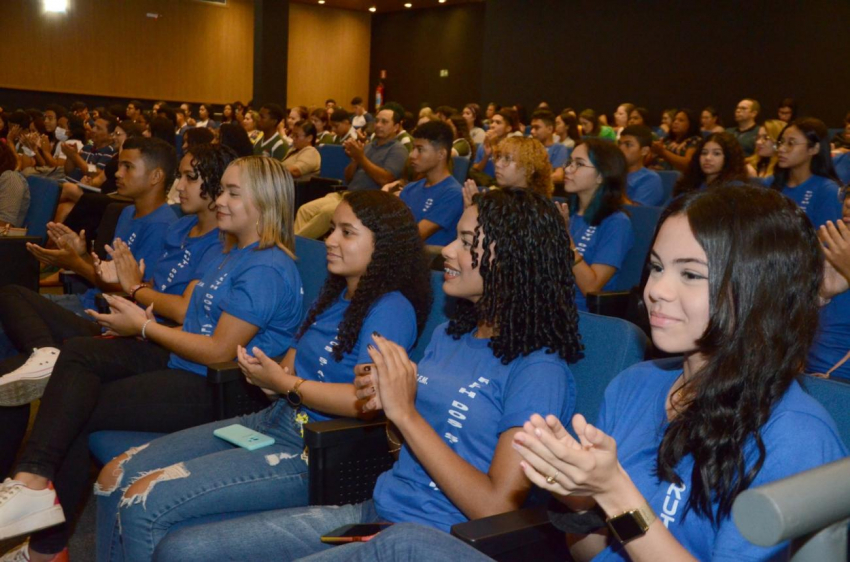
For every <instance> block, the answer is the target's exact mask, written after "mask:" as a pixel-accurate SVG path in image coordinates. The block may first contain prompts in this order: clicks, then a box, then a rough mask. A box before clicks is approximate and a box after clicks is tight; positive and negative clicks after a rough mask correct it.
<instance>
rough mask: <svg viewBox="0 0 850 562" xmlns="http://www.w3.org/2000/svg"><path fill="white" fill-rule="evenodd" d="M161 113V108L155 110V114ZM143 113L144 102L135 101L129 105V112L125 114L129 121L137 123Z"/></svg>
mask: <svg viewBox="0 0 850 562" xmlns="http://www.w3.org/2000/svg"><path fill="white" fill-rule="evenodd" d="M157 111H159V107H155V108H154V113H156V112H157ZM141 113H142V102H140V101H136V100H133V101H131V102H130V103H128V104H127V111H126V112H125V114H126V116H127V119H132V120H133V121H135V120H136V119H138V118H139V115H140V114H141Z"/></svg>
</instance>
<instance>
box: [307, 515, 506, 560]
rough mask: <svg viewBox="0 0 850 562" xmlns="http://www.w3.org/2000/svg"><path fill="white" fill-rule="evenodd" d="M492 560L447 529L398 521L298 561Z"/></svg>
mask: <svg viewBox="0 0 850 562" xmlns="http://www.w3.org/2000/svg"><path fill="white" fill-rule="evenodd" d="M332 560H333V561H345V562H429V561H432V560H433V561H434V562H444V561H445V560H453V561H460V560H462V561H463V562H492V560H493V559H492V558H490V557H489V556H486V555H484V554H482V553H480V552H478V551H477V550H475V549H474V548H472V547H471V546H469V545H467V544H466V543H463V542H461V541H460V540H458V539H456V538H454V537H453V536H451V535H450V534H448V533H445V532H443V531H440V530H439V529H434V528H432V527H426V526H424V525H418V524H416V523H398V524H396V525H393V526H392V527H390V528H389V529H387V530H385V531H381V533H380V534H379V535H378V536H377V537H375V538H374V539H372V540H371V541H369V542H360V543H351V544H347V545H344V546H338V547H336V548H333V549H329V550H325V551H324V552H320V553H318V554H314V555H313V556H308V557H307V558H302V559H301V562H330V561H332Z"/></svg>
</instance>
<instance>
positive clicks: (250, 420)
mask: <svg viewBox="0 0 850 562" xmlns="http://www.w3.org/2000/svg"><path fill="white" fill-rule="evenodd" d="M295 415H296V411H295V410H294V409H293V408H292V407H290V406H289V404H288V403H287V402H286V400H277V401H276V402H275V403H274V404H272V405H271V406H269V407H268V408H266V409H265V410H262V411H260V412H257V413H255V414H250V415H247V416H242V417H239V418H233V419H230V420H224V421H219V422H214V423H209V424H206V425H201V426H198V427H194V428H191V429H187V430H184V431H178V432H176V433H172V434H170V435H166V436H165V437H162V438H160V439H156V440H154V441H152V442H151V443H150V444H148V445H144V446H142V447H139V448H137V449H135V450H131V451H130V453H131V456H130V458H129V459H128V460H127V461H126V462H124V463H123V465H122V466H121V471H118V472H116V474H120V481H119V482H118V483H117V484H116V485H115V486H114V487H113V488H111V489H108V490H103V489H100V487H99V486H96V487H95V494H96V496H97V502H98V503H97V560H99V561H100V562H105V561H107V560H109V561H120V560H127V561H130V560H150V559H151V557H152V556H153V552H154V549H155V548H156V546H157V544H158V543H159V542H160V541H161V540H162V539H163V538H164V537H165V536H166V534H168V533H169V532H170V531H172V530H174V529H177V528H180V527H183V526H187V525H194V524H197V523H200V522H205V521H216V520H223V519H229V518H232V517H239V516H243V515H247V514H250V513H254V512H258V511H267V510H273V509H283V508H289V507H297V506H304V505H307V464H306V463H305V462H304V460H302V458H301V453H302V451H303V448H304V442H303V439H302V437H301V430H300V424H299V423H298V422H297V421H296V419H295ZM234 423H240V424H242V425H244V426H245V427H248V428H251V429H253V430H255V431H258V432H260V433H263V434H264V435H268V436H270V437H273V438H274V439H275V443H274V445H271V446H268V447H264V448H262V449H257V450H256V451H248V450H246V449H243V448H241V447H236V446H234V445H231V444H230V443H228V442H226V441H224V440H222V439H219V438H218V437H215V436H214V435H213V430H215V429H217V428H219V427H225V426H228V425H231V424H234ZM160 469H164V470H163V471H162V476H161V478H158V479H157V480H156V481H155V482H154V483H153V485H151V486H148V488H147V489H146V491H145V492H144V493H142V494H139V495H135V496H133V497H132V498H124V492H125V490H126V489H127V488H128V487H129V486H130V485H131V484H132V483H133V482H134V480H137V479H138V478H140V477H142V476H144V475H146V474H148V473H150V472H153V471H158V470H160Z"/></svg>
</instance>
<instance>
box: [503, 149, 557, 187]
mask: <svg viewBox="0 0 850 562" xmlns="http://www.w3.org/2000/svg"><path fill="white" fill-rule="evenodd" d="M504 154H510V155H511V156H513V158H514V160H515V161H516V164H517V167H518V168H522V169H523V170H525V183H526V185H527V186H528V189H530V190H532V191H535V192H537V193H539V194H540V195H543V196H544V197H552V192H553V191H554V189H555V187H554V186H553V185H552V164H551V163H550V162H549V153H548V152H546V147H544V146H543V145H542V144H541V143H540V141H538V140H537V139H530V138H527V137H508V138H506V139H505V140H503V141H502V142H500V143H499V145H498V146H497V147H496V150H495V154H494V160H495V158H498V157H499V156H501V155H504ZM501 187H515V186H511V185H507V186H501Z"/></svg>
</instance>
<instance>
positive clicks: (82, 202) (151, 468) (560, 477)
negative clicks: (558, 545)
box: [0, 97, 850, 562]
mask: <svg viewBox="0 0 850 562" xmlns="http://www.w3.org/2000/svg"><path fill="white" fill-rule="evenodd" d="M348 106H349V107H350V109H346V108H345V107H343V106H342V104H337V102H336V101H335V100H333V99H328V100H327V101H326V103H325V105H324V106H323V107H317V108H308V107H304V106H297V107H292V108H284V107H282V106H281V105H279V104H277V103H273V102H268V103H262V104H254V103H253V102H249V103H248V104H243V103H241V102H234V103H227V104H224V105H223V106H216V105H213V104H209V103H201V104H190V103H183V104H180V105H176V104H168V103H166V102H157V103H155V104H153V105H152V106H151V107H150V109H148V107H147V104H146V103H143V102H141V101H138V100H133V101H130V102H129V103H127V104H126V105H114V106H109V107H96V108H90V107H88V106H87V105H86V104H85V103H83V102H76V103H74V104H72V105H71V107H70V109H66V108H64V107H62V106H60V105H55V104H54V105H49V106H47V107H44V108H41V109H14V110H13V109H11V108H9V107H0V236H8V235H12V234H15V233H16V232H17V233H20V231H21V229H23V230H25V229H26V228H27V227H32V226H33V225H31V224H29V223H28V220H29V219H28V216H29V214H30V211H31V209H34V208H36V207H43V206H44V205H47V204H50V205H52V204H53V203H52V202H45V201H43V200H40V199H39V192H37V191H35V189H34V188H33V187H31V186H34V185H36V184H35V183H33V182H53V183H54V184H55V185H56V189H57V193H58V195H57V197H58V202H57V203H56V205H55V213H54V215H53V217H52V221H50V222H48V223H47V225H46V227H47V237H46V240H45V241H44V242H43V243H38V244H37V243H31V242H28V243H27V244H26V249H27V250H28V251H29V253H30V254H32V256H33V259H35V260H37V261H38V262H39V263H40V268H41V282H40V284H41V287H42V290H41V291H38V292H37V291H35V290H33V288H27V287H22V286H18V285H6V286H3V287H0V340H2V341H0V343H2V345H0V349H5V350H6V354H5V356H0V426H2V427H3V431H2V437H0V472H2V475H0V476H2V477H3V478H6V480H5V482H3V484H2V485H0V540H3V539H11V538H14V537H22V539H21V540H23V538H24V537H25V538H26V542H23V543H21V544H19V545H18V546H16V547H14V548H12V549H11V550H9V551H8V552H6V553H5V554H3V553H0V562H25V561H35V562H41V561H60V562H61V561H65V560H68V544H69V540H70V538H71V536H72V533H73V532H74V529H75V524H76V522H77V518H78V517H79V514H80V506H81V505H82V504H84V503H85V502H86V500H87V499H88V498H89V496H90V495H91V494H90V493H89V491H88V487H89V486H90V485H91V480H92V479H91V477H90V469H91V466H92V465H91V458H90V456H89V437H90V436H91V435H92V434H94V433H96V432H101V431H104V430H117V431H136V432H154V433H160V434H166V435H165V436H163V437H160V438H157V439H154V440H152V441H150V442H149V443H146V444H142V445H140V446H136V447H132V448H130V449H129V450H127V451H126V452H124V453H122V454H120V455H119V456H117V457H115V458H114V459H113V460H112V461H111V462H108V463H107V464H106V465H105V466H103V467H102V469H101V470H100V474H99V476H98V477H97V480H96V482H95V483H94V491H93V495H94V497H95V498H96V503H97V537H96V541H97V548H96V554H93V555H92V558H95V557H96V559H97V560H99V561H110V560H116V561H117V560H139V561H144V560H158V561H168V560H175V561H176V560H181V561H182V560H194V559H198V560H202V559H203V560H224V559H227V560H262V559H282V560H296V559H309V560H311V561H319V560H364V561H365V560H438V559H447V558H449V557H451V558H453V559H460V560H472V561H476V560H489V558H488V557H487V556H485V555H484V554H482V553H480V552H478V551H476V550H475V549H473V548H472V547H470V546H468V545H466V544H464V543H462V542H461V541H459V540H457V539H455V538H453V537H452V536H451V535H450V534H449V531H450V530H451V527H452V525H454V524H457V523H462V522H464V521H468V520H472V519H480V518H483V517H488V516H492V515H496V514H500V513H504V512H508V511H512V510H516V509H519V508H520V507H522V506H523V505H524V504H525V502H526V500H528V499H532V498H534V497H535V496H539V495H540V493H539V492H545V493H548V496H549V513H550V517H551V519H552V522H553V524H554V525H555V526H556V527H557V528H558V529H560V530H561V531H563V532H564V533H565V536H566V542H567V544H568V546H569V549H570V552H571V555H572V556H573V558H574V559H575V560H591V559H593V560H631V559H634V560H650V559H656V560H661V559H663V560H675V561H678V560H741V559H747V560H774V559H777V557H783V556H785V555H787V553H788V552H789V543H788V542H783V543H780V544H779V545H777V546H774V547H760V546H756V545H753V544H751V543H749V542H748V541H747V540H746V539H744V537H743V536H742V535H741V533H740V532H739V531H738V529H737V528H736V526H735V525H734V523H733V522H732V517H731V509H732V503H733V502H734V500H735V498H736V497H737V496H738V495H739V494H740V493H741V492H743V491H744V490H747V489H748V488H752V487H755V486H760V485H763V484H767V483H769V482H772V481H775V480H779V479H781V478H785V477H787V476H790V475H793V474H796V473H799V472H803V471H805V470H808V469H811V468H814V467H817V466H820V465H822V464H825V463H829V462H831V461H834V460H838V459H841V458H844V457H845V456H847V454H848V450H847V443H844V442H842V439H841V437H840V436H839V433H838V429H837V426H836V424H835V421H834V420H833V419H832V418H831V417H830V415H829V414H828V413H827V411H826V410H825V409H824V407H823V406H821V404H820V403H819V402H817V401H816V400H815V399H814V398H812V397H811V396H809V395H808V394H807V393H806V392H805V391H804V390H803V389H802V386H801V385H800V380H801V377H804V376H805V377H809V376H815V377H822V378H834V379H836V380H837V381H840V382H842V383H843V384H850V361H848V359H850V291H848V288H850V198H848V199H845V197H844V196H845V192H846V185H847V184H848V183H850V154H848V153H850V113H848V114H847V116H846V118H845V122H844V127H843V128H842V129H840V130H833V131H832V132H831V131H830V130H829V129H828V128H827V127H826V125H825V124H824V123H823V122H822V121H821V120H819V119H817V118H815V117H810V116H803V115H800V114H799V111H798V104H797V102H796V101H795V100H793V99H790V98H788V99H783V100H782V101H781V102H780V103H779V104H778V105H777V106H776V110H775V111H773V112H772V114H771V110H769V109H766V108H765V107H763V106H762V105H761V104H760V103H759V102H758V101H757V100H755V99H751V98H747V99H743V100H741V101H740V102H739V103H738V104H737V106H736V107H735V109H734V114H733V115H730V116H729V117H731V118H732V119H731V123H732V124H731V126H726V125H725V124H724V117H725V116H724V115H722V114H721V113H719V112H718V111H717V110H716V109H715V108H714V107H705V108H703V109H702V110H701V111H694V110H693V109H689V108H682V107H679V108H663V111H661V112H660V118H659V119H657V120H656V119H654V118H653V114H652V113H650V111H649V110H647V109H646V108H644V107H641V106H636V105H635V104H632V103H622V104H620V105H618V106H617V107H616V108H613V110H612V111H611V112H610V114H609V115H606V114H605V112H603V111H599V108H585V109H582V110H581V111H576V110H575V109H573V108H570V107H567V108H564V109H563V110H560V111H559V112H557V111H555V110H553V109H552V108H551V107H550V106H549V104H547V103H546V102H541V103H540V104H539V106H538V107H536V108H534V110H533V111H527V110H526V108H525V107H523V106H521V105H512V106H501V105H499V104H497V103H489V104H487V105H486V106H482V105H479V104H478V103H469V104H467V105H465V106H463V108H462V109H460V110H458V109H456V108H454V107H450V106H447V105H442V106H434V107H432V106H429V105H427V104H423V105H422V107H421V108H419V110H418V112H416V113H413V112H411V111H408V110H406V109H405V108H404V107H402V106H401V105H400V104H397V103H393V102H389V103H385V104H383V105H382V106H380V107H376V108H375V110H374V114H373V113H370V112H369V108H368V107H367V104H366V103H365V102H364V100H363V99H362V98H360V97H355V98H354V99H352V100H351V101H350V104H348ZM482 107H483V109H482ZM339 162H342V164H343V165H344V168H343V165H340V166H339V172H338V174H337V175H338V177H327V173H328V170H330V167H331V164H333V163H339ZM50 208H51V209H52V208H53V207H52V206H51V207H50ZM646 212H649V213H655V214H654V215H652V216H654V217H656V218H657V224H656V223H653V226H652V227H651V228H650V227H646V225H643V226H641V222H640V221H639V220H637V218H639V217H641V216H645V213H646ZM13 229H15V230H13ZM296 237H301V239H300V240H299V242H298V244H296ZM305 239H313V240H320V241H322V242H323V244H324V248H325V252H326V255H327V277H326V278H324V280H317V279H307V278H303V279H302V277H301V275H302V273H303V270H302V271H301V272H299V268H298V264H297V262H298V259H299V258H298V255H299V254H300V252H301V250H302V246H301V245H302V244H307V243H310V242H311V241H310V240H305ZM96 241H99V244H96V243H95V242H96ZM313 244H316V242H313ZM647 248H648V249H649V251H648V255H646V256H645V255H644V252H647ZM636 253H640V255H639V256H637V257H638V259H637V262H640V264H641V265H643V264H646V265H645V268H644V269H643V270H641V271H639V272H633V271H630V270H628V268H629V267H630V266H629V265H628V264H630V263H632V262H633V261H635V260H634V259H633V258H632V259H631V260H630V256H634V255H635V254H636ZM17 265H18V264H13V263H9V264H6V267H7V268H14V267H16V266H17ZM429 269H432V270H433V269H435V270H437V271H440V272H442V281H443V283H442V288H441V289H439V290H440V291H441V293H442V295H436V294H432V291H434V290H437V289H435V288H432V287H433V284H432V280H431V278H432V275H433V273H432V271H429ZM60 272H62V273H64V274H65V275H69V276H71V277H73V278H75V279H77V284H78V285H79V286H80V287H83V289H75V288H73V287H72V286H71V284H70V283H65V287H64V288H65V290H64V291H63V290H59V289H57V287H59V285H60V284H61V283H60V282H59V281H58V279H59V277H60ZM641 272H642V273H641ZM638 278H640V284H639V286H638V287H635V285H636V284H637V279H638ZM51 287H53V289H51ZM314 287H315V290H312V289H313V288H314ZM633 289H635V290H633ZM629 290H633V291H632V296H633V297H634V299H635V301H636V306H634V307H633V308H634V310H631V314H633V315H637V316H636V317H635V316H633V317H632V318H631V319H633V320H635V322H636V323H638V324H641V325H644V326H646V330H647V332H648V334H649V335H650V336H651V343H652V345H651V346H650V354H649V355H648V357H650V358H651V360H649V361H646V362H643V363H638V364H636V365H633V366H631V367H629V368H628V369H626V370H625V371H623V372H622V373H621V374H619V375H618V376H616V377H615V378H614V380H613V382H611V383H610V385H609V386H608V388H607V390H606V391H605V395H604V398H603V399H602V403H601V413H600V415H599V417H598V419H585V417H584V416H583V415H582V414H581V413H579V412H578V411H577V405H578V402H577V400H579V399H580V396H581V393H582V388H581V385H579V384H577V383H576V380H575V378H574V376H573V372H572V371H571V368H573V366H574V365H575V363H576V362H577V361H579V360H581V359H582V357H583V351H582V350H583V348H584V345H583V343H582V341H583V337H582V330H581V322H580V318H581V317H583V316H582V315H583V314H585V313H587V312H588V311H589V310H595V308H596V306H597V305H595V304H594V303H596V302H597V299H599V298H602V297H603V296H604V295H605V294H606V293H608V292H612V291H629ZM307 293H310V294H317V295H318V297H317V298H315V300H314V302H307V299H306V297H305V295H306V294H307ZM443 295H444V296H446V297H450V298H451V301H452V306H451V314H449V316H448V318H449V320H448V322H446V323H443V324H440V325H438V326H437V327H436V329H434V330H433V332H430V329H429V330H428V332H426V328H425V326H426V322H427V321H428V317H429V313H430V312H431V310H432V303H433V302H435V300H436V301H438V302H442V297H443ZM438 297H439V298H438ZM635 310H637V311H638V312H635ZM429 332H430V333H429ZM421 342H428V343H427V346H426V347H425V351H424V354H422V359H421V360H419V361H418V363H414V362H413V361H412V360H411V358H410V357H411V355H412V354H413V353H414V350H415V349H416V348H417V345H419V344H420V343H421ZM607 345H609V346H610V347H611V350H612V351H611V352H612V353H614V352H615V350H616V349H617V347H618V342H617V341H610V342H607ZM234 361H235V362H236V364H237V365H238V368H239V371H240V373H241V376H243V377H244V379H245V381H247V383H248V384H249V385H250V386H253V387H258V388H259V389H261V390H262V392H263V393H264V394H265V396H267V397H268V404H269V405H268V406H267V407H265V408H264V409H260V410H259V411H256V412H255V413H252V414H248V415H243V416H239V417H237V418H231V419H220V418H221V416H220V415H219V412H218V409H217V406H216V404H217V400H219V399H220V398H221V397H220V396H219V395H218V394H217V391H216V390H215V389H214V386H213V385H210V384H208V383H207V380H206V379H205V377H206V375H207V366H209V365H213V364H219V363H223V362H234ZM375 416H385V417H386V420H387V425H386V438H387V447H388V450H389V452H390V453H392V454H393V456H394V457H395V459H396V460H395V463H394V464H393V465H392V467H391V468H390V469H389V470H388V471H386V472H384V473H383V474H382V475H381V476H380V477H379V478H378V481H377V485H376V486H375V489H374V491H373V492H372V495H371V499H368V500H367V501H365V502H363V503H358V504H350V505H345V506H342V507H336V508H330V507H317V506H312V507H308V504H309V499H308V496H309V494H308V490H309V487H308V478H307V472H308V464H307V460H308V452H309V451H308V450H307V448H306V446H305V441H304V426H305V424H307V423H311V422H318V421H329V420H340V419H344V418H352V419H356V418H363V419H373V418H375ZM33 417H34V420H33V419H32V418H33ZM234 428H236V429H237V430H239V431H242V432H243V433H244V434H245V435H246V436H247V437H246V439H247V441H244V440H240V439H239V437H238V436H236V437H234V434H235V433H234V432H235V430H234ZM567 428H570V430H571V431H572V432H570V431H568V429H567ZM28 430H29V431H28ZM228 435H230V437H227V436H228ZM222 436H224V437H225V438H224V439H223V438H220V437H222ZM261 438H263V439H264V438H269V439H267V442H265V443H264V444H263V446H262V447H261V448H257V447H255V446H254V445H253V442H254V441H257V440H262V439H261ZM226 439H229V442H228V440H226ZM236 445H240V446H236ZM535 492H537V493H535ZM672 493H675V497H676V500H677V502H678V503H677V505H678V504H681V505H682V508H681V510H680V511H678V512H677V511H676V508H673V511H672V512H671V511H670V509H668V508H669V505H668V504H669V502H670V498H671V494H672ZM538 501H539V499H538ZM379 522H388V523H394V525H393V526H392V527H388V528H386V530H383V531H381V532H380V533H379V534H377V536H376V537H375V538H374V539H372V540H370V541H368V542H365V541H364V542H354V543H352V544H349V545H346V546H331V545H330V544H327V543H326V542H323V540H322V537H323V536H325V535H328V533H330V532H332V531H334V530H335V529H337V528H338V527H342V526H344V525H350V524H371V523H379ZM18 542H20V541H18Z"/></svg>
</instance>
